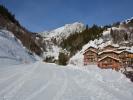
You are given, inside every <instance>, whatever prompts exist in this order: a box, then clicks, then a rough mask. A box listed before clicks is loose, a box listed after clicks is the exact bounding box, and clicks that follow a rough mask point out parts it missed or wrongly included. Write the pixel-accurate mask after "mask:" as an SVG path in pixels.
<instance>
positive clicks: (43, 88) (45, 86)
mask: <svg viewBox="0 0 133 100" xmlns="http://www.w3.org/2000/svg"><path fill="white" fill-rule="evenodd" d="M55 78H56V74H55V72H54V74H53V77H52V79H51V80H50V81H48V82H47V83H46V84H45V85H43V86H42V87H40V89H38V90H37V91H36V92H33V93H32V94H31V95H30V96H29V97H28V98H26V99H25V100H32V99H33V98H34V97H36V96H37V95H38V94H40V93H42V92H43V91H45V89H46V88H48V87H49V86H50V85H51V84H52V83H53V80H54V79H55Z"/></svg>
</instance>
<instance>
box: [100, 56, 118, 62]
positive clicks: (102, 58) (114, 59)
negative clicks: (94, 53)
mask: <svg viewBox="0 0 133 100" xmlns="http://www.w3.org/2000/svg"><path fill="white" fill-rule="evenodd" d="M105 58H111V59H114V60H117V61H120V59H117V58H114V57H111V56H105V57H103V58H101V59H99V60H98V61H101V60H103V59H105Z"/></svg>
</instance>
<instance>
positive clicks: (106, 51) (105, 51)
mask: <svg viewBox="0 0 133 100" xmlns="http://www.w3.org/2000/svg"><path fill="white" fill-rule="evenodd" d="M108 52H113V53H117V54H118V52H117V51H114V50H104V51H101V52H99V53H98V55H101V54H103V53H108Z"/></svg>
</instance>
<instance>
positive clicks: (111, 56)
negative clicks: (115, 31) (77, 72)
mask: <svg viewBox="0 0 133 100" xmlns="http://www.w3.org/2000/svg"><path fill="white" fill-rule="evenodd" d="M83 55H84V65H89V64H97V65H98V67H100V68H104V69H108V68H111V69H115V70H119V69H120V68H121V67H123V68H125V67H133V53H132V52H130V51H127V50H126V49H122V48H119V47H118V46H113V45H107V46H105V47H103V48H102V49H100V48H96V47H93V46H90V47H88V48H87V49H86V50H85V51H84V53H83ZM125 69H126V68H125Z"/></svg>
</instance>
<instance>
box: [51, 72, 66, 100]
mask: <svg viewBox="0 0 133 100" xmlns="http://www.w3.org/2000/svg"><path fill="white" fill-rule="evenodd" d="M63 72H64V83H63V84H61V85H62V86H61V88H60V89H59V90H58V92H57V93H56V95H55V97H54V99H53V100H60V97H61V96H62V95H63V94H64V93H65V90H66V88H67V84H68V77H67V73H66V72H65V71H64V70H63Z"/></svg>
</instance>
